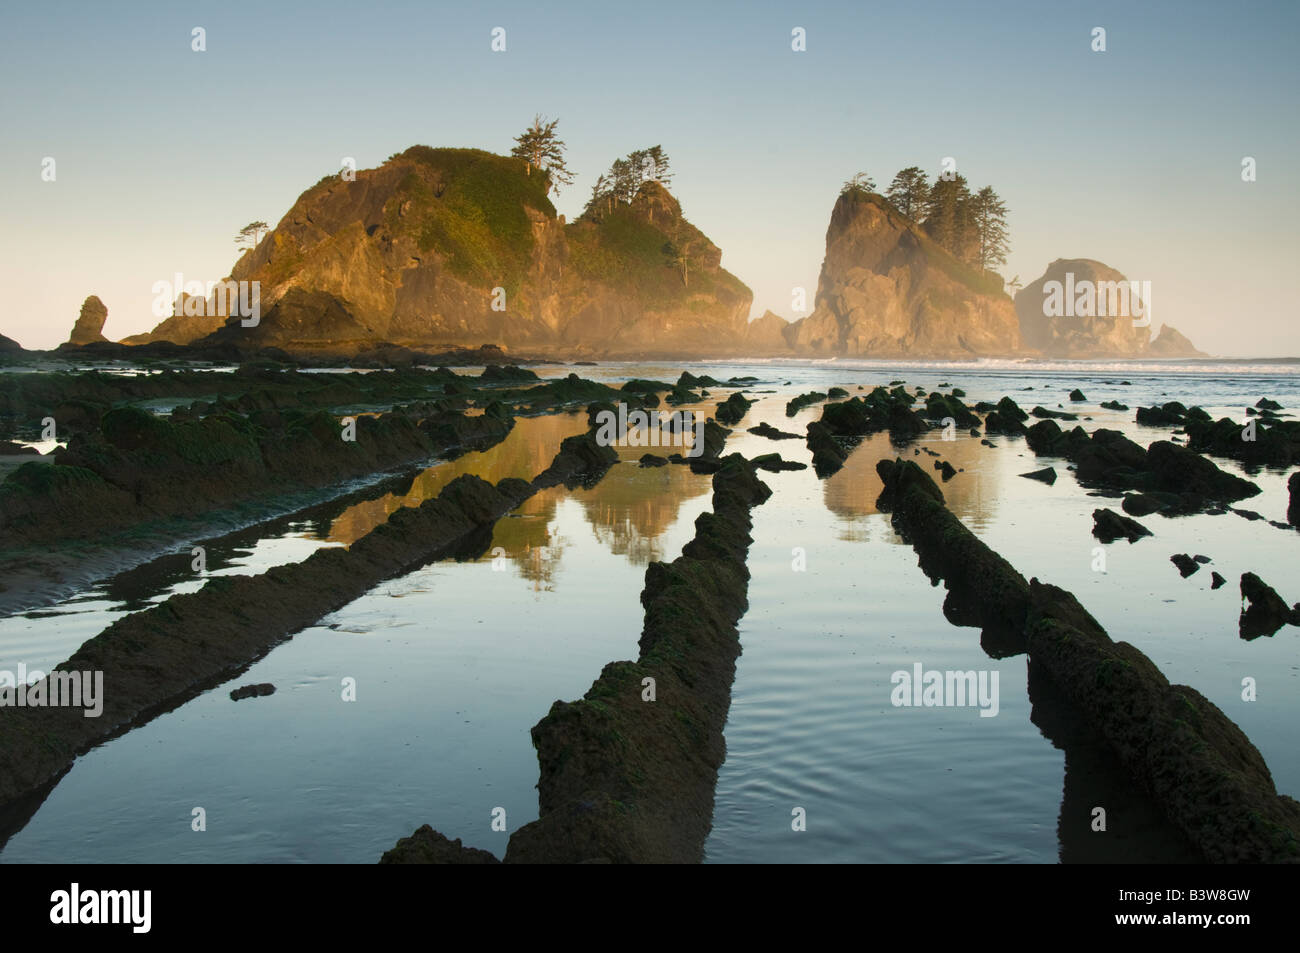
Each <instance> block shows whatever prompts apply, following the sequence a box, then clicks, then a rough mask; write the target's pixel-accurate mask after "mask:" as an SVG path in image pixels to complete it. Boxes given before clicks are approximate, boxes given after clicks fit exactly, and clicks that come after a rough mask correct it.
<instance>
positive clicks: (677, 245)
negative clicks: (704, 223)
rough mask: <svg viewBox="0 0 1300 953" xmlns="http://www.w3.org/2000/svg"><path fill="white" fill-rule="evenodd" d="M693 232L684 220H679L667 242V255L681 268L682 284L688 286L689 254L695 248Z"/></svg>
mask: <svg viewBox="0 0 1300 953" xmlns="http://www.w3.org/2000/svg"><path fill="white" fill-rule="evenodd" d="M695 237H696V236H695V233H694V231H693V230H692V229H691V227H690V226H689V225H687V224H686V223H685V222H679V223H678V225H677V228H676V229H674V230H673V235H672V240H671V241H670V242H669V243H668V248H667V249H666V250H667V252H668V257H669V258H671V259H672V262H673V264H674V265H680V266H681V269H682V286H683V287H690V283H691V282H690V268H691V254H692V253H693V252H694V250H695Z"/></svg>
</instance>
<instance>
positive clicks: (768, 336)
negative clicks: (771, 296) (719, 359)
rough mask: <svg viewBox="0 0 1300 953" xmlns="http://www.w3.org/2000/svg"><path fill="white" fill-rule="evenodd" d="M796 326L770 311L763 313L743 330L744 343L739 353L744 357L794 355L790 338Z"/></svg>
mask: <svg viewBox="0 0 1300 953" xmlns="http://www.w3.org/2000/svg"><path fill="white" fill-rule="evenodd" d="M796 326H797V325H796V324H791V323H790V322H789V321H787V320H786V319H785V318H783V317H781V316H780V315H779V314H776V313H775V312H772V311H764V312H763V315H762V317H758V318H755V319H754V320H753V321H750V322H749V326H748V327H746V328H745V341H744V346H743V347H742V348H741V352H742V353H743V354H744V355H745V356H746V357H783V356H789V355H792V354H793V353H794V350H793V348H791V346H790V340H789V339H790V336H791V333H792V331H793V329H794V328H795V327H796Z"/></svg>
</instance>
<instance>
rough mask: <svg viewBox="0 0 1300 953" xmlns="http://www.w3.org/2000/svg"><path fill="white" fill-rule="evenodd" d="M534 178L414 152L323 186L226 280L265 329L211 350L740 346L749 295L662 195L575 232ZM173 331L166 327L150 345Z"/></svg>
mask: <svg viewBox="0 0 1300 953" xmlns="http://www.w3.org/2000/svg"><path fill="white" fill-rule="evenodd" d="M525 169H526V167H525V164H524V163H523V162H522V160H518V159H513V158H507V157H504V156H498V155H493V154H491V153H488V152H483V151H480V150H474V149H430V148H428V147H424V146H416V147H413V148H411V149H408V150H407V151H406V152H404V153H402V154H400V155H397V156H393V157H392V158H390V159H389V160H388V161H387V162H385V163H384V164H383V165H382V166H380V167H379V168H377V169H369V170H362V171H358V172H357V173H356V177H355V180H354V181H347V180H344V179H341V178H339V177H338V176H326V177H325V178H324V179H322V180H321V181H320V182H318V183H317V184H316V185H315V186H313V187H312V188H310V189H308V190H307V191H306V192H304V193H303V194H302V195H301V196H299V198H298V200H297V201H296V202H295V203H294V205H293V207H292V208H291V209H290V210H289V212H288V213H287V214H286V215H285V216H284V218H283V219H281V221H280V222H279V224H278V225H277V226H276V227H275V229H274V230H272V231H271V232H270V233H268V234H267V236H266V237H265V238H264V239H263V240H262V241H261V242H260V243H259V244H258V246H257V247H256V248H255V249H253V250H251V251H248V252H246V253H245V254H244V255H243V256H242V257H241V258H240V259H239V261H238V262H237V263H236V265H235V267H234V269H233V270H232V273H231V278H232V279H234V280H236V281H250V282H251V281H257V282H259V283H260V292H261V295H260V304H261V319H260V322H259V324H258V325H257V326H256V327H251V328H250V327H243V326H241V324H240V322H239V321H237V320H234V319H230V320H228V321H227V322H226V323H225V325H224V326H223V327H221V328H220V329H219V330H217V331H216V332H214V334H213V335H212V337H211V338H210V339H209V340H219V341H223V342H229V343H234V344H236V345H237V346H239V347H241V348H252V347H266V346H273V347H280V348H283V349H285V350H287V351H291V352H293V353H329V354H351V353H355V352H356V351H358V350H360V349H362V348H364V347H365V346H367V345H373V344H375V343H376V342H391V343H393V344H399V345H404V346H408V347H461V346H465V347H474V346H478V345H480V344H483V343H485V342H490V343H497V344H501V345H503V346H504V347H506V348H508V349H526V350H527V351H528V352H529V353H532V354H550V353H563V354H564V355H565V356H569V357H572V356H583V355H587V354H600V355H603V356H628V357H646V356H655V355H658V356H668V355H689V356H694V355H697V354H701V353H709V354H714V353H718V348H719V347H721V348H722V349H723V350H726V349H728V348H730V353H735V354H738V353H741V352H742V351H743V350H744V342H745V332H746V325H747V319H748V315H749V306H750V302H751V300H752V294H751V293H750V291H749V289H748V288H746V287H745V285H744V284H742V283H741V282H740V281H739V280H738V279H736V278H735V277H734V276H732V275H731V274H729V273H728V272H726V271H724V270H723V269H722V267H721V259H722V252H721V250H720V249H719V248H718V247H717V246H716V245H714V244H713V243H712V242H711V241H709V239H708V238H707V237H705V236H704V234H703V233H701V232H700V231H699V229H697V228H695V227H694V226H693V225H691V224H690V223H689V222H687V221H686V220H685V219H684V218H683V216H682V211H681V207H680V205H679V204H678V203H677V200H676V199H674V198H673V197H672V195H670V194H669V193H668V191H667V190H666V189H664V188H663V186H661V185H659V184H658V183H656V182H647V183H645V184H644V185H643V186H642V187H641V189H640V191H639V193H638V194H637V196H636V198H635V199H634V200H633V201H632V202H631V203H630V204H622V205H618V206H617V207H613V208H611V209H607V210H604V213H603V214H601V215H599V216H591V217H588V216H584V217H583V218H581V219H579V220H577V221H575V222H573V223H572V224H568V225H566V224H565V222H564V219H563V217H558V216H557V215H556V213H555V209H554V207H553V206H552V205H551V202H550V200H549V199H548V198H547V194H546V184H545V177H544V176H541V175H536V174H534V175H531V176H530V175H528V174H526V171H525ZM677 248H685V249H686V252H685V255H684V257H685V259H686V260H685V262H684V263H683V262H682V261H681V260H680V258H681V257H682V256H680V255H678V254H677V252H676V251H674V249H677ZM173 324H175V322H173ZM177 330H178V329H177V328H175V327H172V326H167V322H164V325H160V326H159V327H158V328H157V329H155V331H154V332H152V334H151V335H150V336H149V337H150V339H153V338H156V337H160V336H167V337H168V339H170V340H176V337H175V333H176V331H177ZM133 340H138V338H137V339H133Z"/></svg>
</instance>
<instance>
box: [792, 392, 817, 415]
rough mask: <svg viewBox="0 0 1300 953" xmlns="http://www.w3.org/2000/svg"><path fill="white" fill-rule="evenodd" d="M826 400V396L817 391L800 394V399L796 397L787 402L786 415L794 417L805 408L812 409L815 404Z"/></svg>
mask: <svg viewBox="0 0 1300 953" xmlns="http://www.w3.org/2000/svg"><path fill="white" fill-rule="evenodd" d="M825 399H826V395H825V394H822V393H819V392H817V391H810V392H809V393H807V394H800V395H799V396H798V397H794V398H791V399H790V400H788V401H786V405H785V415H786V416H787V417H793V416H794V415H795V414H797V413H799V411H801V410H803V409H804V408H805V407H811V406H812V405H813V404H818V403H821V402H822V401H823V400H825Z"/></svg>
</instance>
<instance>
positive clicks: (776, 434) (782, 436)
mask: <svg viewBox="0 0 1300 953" xmlns="http://www.w3.org/2000/svg"><path fill="white" fill-rule="evenodd" d="M749 433H752V434H754V435H755V436H758V437H766V438H767V439H768V440H798V439H799V435H798V434H797V433H787V432H786V431H784V430H777V429H776V428H775V427H773V426H772V425H771V424H769V423H767V422H766V421H764V422H763V423H761V424H759V425H758V426H757V427H750V428H749Z"/></svg>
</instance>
